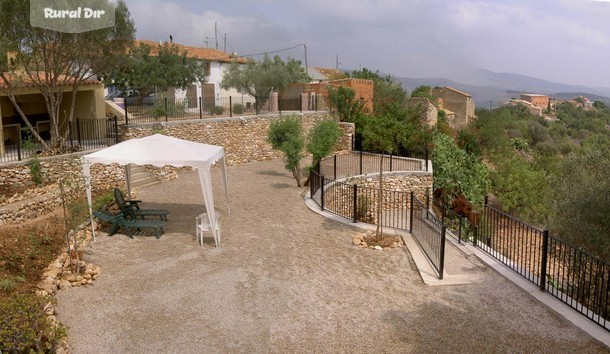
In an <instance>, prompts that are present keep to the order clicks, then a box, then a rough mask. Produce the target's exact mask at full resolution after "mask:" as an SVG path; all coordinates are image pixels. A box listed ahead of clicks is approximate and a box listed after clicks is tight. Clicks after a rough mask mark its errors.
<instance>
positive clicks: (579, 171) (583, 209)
mask: <svg viewBox="0 0 610 354" xmlns="http://www.w3.org/2000/svg"><path fill="white" fill-rule="evenodd" d="M608 156H610V147H609V146H608V145H601V144H599V143H597V142H593V143H592V144H591V145H590V146H589V145H588V146H585V147H584V149H582V150H581V151H580V152H578V153H573V154H571V155H570V156H568V157H567V158H566V159H565V160H564V162H563V163H562V164H561V166H560V169H559V173H558V175H557V176H556V178H553V180H552V185H553V186H554V187H555V189H556V193H557V197H556V198H555V201H554V203H553V205H552V209H553V210H552V215H553V218H552V221H551V224H550V230H551V231H552V233H553V234H554V235H557V236H559V237H560V238H561V239H563V240H565V241H566V242H569V243H572V244H575V245H577V246H579V247H583V248H585V249H586V250H587V251H589V252H590V253H592V254H594V255H596V256H598V257H602V258H603V259H604V260H606V261H610V238H609V237H608V235H610V218H609V217H608V210H610V195H609V193H608V191H610V178H608V171H610V159H609V158H608Z"/></svg>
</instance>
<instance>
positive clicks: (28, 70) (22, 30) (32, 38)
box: [0, 0, 135, 148]
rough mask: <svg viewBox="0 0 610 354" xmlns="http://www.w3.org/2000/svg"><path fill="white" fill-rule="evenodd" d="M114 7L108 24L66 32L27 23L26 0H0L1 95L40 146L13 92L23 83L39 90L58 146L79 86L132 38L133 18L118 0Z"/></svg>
mask: <svg viewBox="0 0 610 354" xmlns="http://www.w3.org/2000/svg"><path fill="white" fill-rule="evenodd" d="M109 1H110V0H109ZM114 12H115V22H114V26H112V27H107V28H103V29H98V30H95V31H88V32H82V33H66V32H60V31H53V30H49V29H44V28H39V27H34V26H32V25H31V24H30V1H27V0H0V90H2V91H4V93H5V94H6V95H7V97H8V98H9V100H10V101H11V103H12V104H13V106H14V107H15V109H16V110H17V112H18V113H19V115H20V117H21V118H22V119H23V121H24V123H25V124H26V126H27V127H28V128H29V129H30V132H31V134H32V136H33V137H34V138H35V139H36V140H38V141H39V142H40V143H41V144H42V145H43V146H44V147H45V148H49V146H48V145H47V144H46V142H45V141H44V140H43V139H42V138H41V137H40V135H39V134H38V133H37V131H36V129H34V127H33V125H32V123H31V122H30V120H29V119H28V117H27V116H26V115H25V114H24V112H23V111H22V109H21V107H20V106H19V105H18V103H17V100H16V98H15V95H16V94H17V93H18V91H19V90H20V89H24V88H30V87H34V88H36V89H37V90H40V93H41V94H42V96H43V97H44V102H45V105H46V109H47V113H48V115H49V121H50V126H51V147H53V148H62V147H63V145H64V142H65V140H66V137H67V135H68V133H69V126H70V124H69V123H70V122H71V121H72V119H73V115H74V108H75V103H76V93H77V92H78V89H79V87H80V86H81V85H82V84H83V83H85V82H87V81H88V80H95V79H97V76H96V73H97V72H99V71H101V70H103V69H104V68H106V67H109V66H112V65H116V61H115V59H116V58H117V57H118V55H119V54H121V53H124V52H125V51H126V50H127V48H128V47H129V46H130V45H131V44H132V43H133V39H134V34H135V26H134V22H133V20H132V19H131V15H130V13H129V10H128V9H127V6H126V5H125V3H124V2H123V1H122V0H119V1H118V3H117V5H116V6H115V11H114ZM9 57H10V59H9ZM66 87H71V93H72V100H71V102H70V109H69V112H67V114H66V117H64V119H60V105H61V103H62V99H63V94H64V91H65V88H66ZM64 114H65V113H64ZM63 125H65V129H62V128H64V127H63Z"/></svg>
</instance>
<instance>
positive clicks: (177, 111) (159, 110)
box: [152, 97, 186, 118]
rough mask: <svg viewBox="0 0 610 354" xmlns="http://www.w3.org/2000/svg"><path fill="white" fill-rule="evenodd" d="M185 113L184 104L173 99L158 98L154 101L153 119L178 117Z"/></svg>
mask: <svg viewBox="0 0 610 354" xmlns="http://www.w3.org/2000/svg"><path fill="white" fill-rule="evenodd" d="M185 113H186V104H185V103H184V102H183V101H177V100H176V99H173V98H168V99H167V101H166V98H165V97H159V98H157V99H156V100H155V103H154V107H153V110H152V114H153V116H154V117H155V118H161V117H165V116H168V117H178V116H181V115H184V114H185Z"/></svg>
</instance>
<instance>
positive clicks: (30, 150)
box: [0, 117, 119, 163]
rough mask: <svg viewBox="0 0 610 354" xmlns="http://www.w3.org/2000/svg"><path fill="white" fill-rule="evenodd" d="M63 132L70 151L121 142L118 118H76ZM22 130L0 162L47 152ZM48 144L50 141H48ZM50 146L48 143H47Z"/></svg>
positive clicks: (27, 157) (18, 159) (6, 145)
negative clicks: (27, 137) (25, 136)
mask: <svg viewBox="0 0 610 354" xmlns="http://www.w3.org/2000/svg"><path fill="white" fill-rule="evenodd" d="M66 126H67V127H68V128H69V129H68V130H67V135H66V130H65V129H66V128H64V130H63V131H62V134H63V135H64V136H65V137H66V140H65V142H64V148H65V149H66V150H68V151H69V152H77V151H87V150H94V149H99V148H103V147H107V146H110V145H114V144H116V143H118V142H119V132H118V123H117V118H116V117H112V118H87V119H84V118H76V119H74V120H73V121H72V122H71V123H70V124H67V125H66ZM24 135H27V131H26V133H24V134H23V135H22V134H21V130H20V131H19V133H18V134H16V139H14V140H15V141H14V142H13V143H9V144H5V145H4V153H3V154H0V163H3V162H15V161H23V160H28V159H31V158H33V157H34V156H37V155H40V154H43V155H44V153H45V151H46V149H45V147H44V145H42V144H41V143H40V142H38V141H33V140H32V139H31V138H29V139H25V138H24ZM46 142H47V143H48V144H49V143H50V141H46ZM47 146H48V145H47Z"/></svg>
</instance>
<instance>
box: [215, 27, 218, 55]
mask: <svg viewBox="0 0 610 354" xmlns="http://www.w3.org/2000/svg"><path fill="white" fill-rule="evenodd" d="M214 38H215V39H216V50H218V23H216V22H214Z"/></svg>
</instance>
